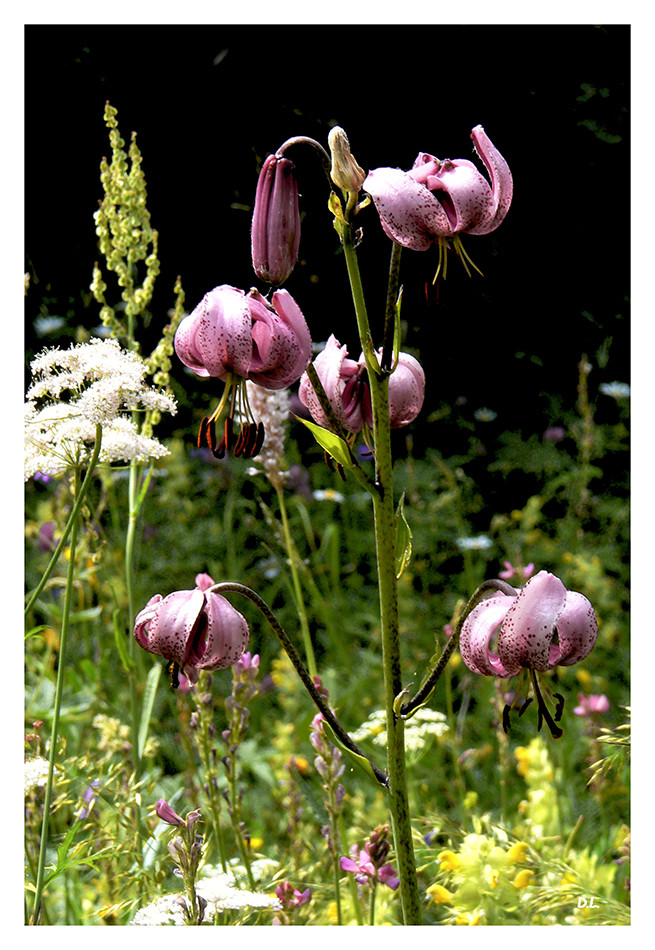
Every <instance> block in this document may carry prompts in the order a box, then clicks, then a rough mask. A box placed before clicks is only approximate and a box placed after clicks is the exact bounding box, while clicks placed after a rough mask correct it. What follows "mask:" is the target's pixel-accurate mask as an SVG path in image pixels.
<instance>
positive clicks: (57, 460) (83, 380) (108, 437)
mask: <svg viewBox="0 0 655 950" xmlns="http://www.w3.org/2000/svg"><path fill="white" fill-rule="evenodd" d="M31 367H32V374H33V378H34V381H33V383H32V385H31V386H30V388H29V390H28V392H27V401H26V403H25V480H27V479H29V478H31V477H32V476H33V475H35V474H36V472H42V473H43V474H44V475H52V476H57V475H61V474H63V473H64V472H65V471H66V470H67V469H68V468H69V467H71V466H72V465H77V464H84V462H86V461H88V459H89V458H90V455H91V451H92V448H93V444H94V442H95V430H96V426H97V425H100V426H102V448H101V453H100V461H102V462H114V461H122V462H129V461H131V460H132V459H134V460H136V461H140V462H145V461H147V460H149V459H155V458H161V457H162V456H163V455H168V449H167V448H166V447H165V446H163V445H162V444H161V443H160V442H159V441H158V440H157V439H153V438H148V437H146V436H143V435H141V434H140V433H139V431H138V428H137V426H136V424H135V423H134V421H133V419H132V412H134V411H135V410H140V411H147V410H157V411H159V412H170V413H171V414H174V413H175V412H176V411H177V408H176V404H175V400H174V399H173V398H172V396H169V395H168V394H167V393H163V392H159V391H157V390H156V389H152V388H151V387H149V386H148V385H147V384H146V382H145V375H146V366H145V363H144V362H143V360H142V359H141V357H140V356H138V354H136V353H132V352H128V351H126V350H123V349H122V348H121V347H120V345H119V343H118V342H117V341H116V340H100V339H94V340H91V342H90V343H82V344H78V345H77V346H72V347H70V349H68V350H60V349H58V348H53V349H46V350H43V352H41V353H40V354H39V355H38V356H37V357H36V358H35V359H34V360H33V361H32V364H31Z"/></svg>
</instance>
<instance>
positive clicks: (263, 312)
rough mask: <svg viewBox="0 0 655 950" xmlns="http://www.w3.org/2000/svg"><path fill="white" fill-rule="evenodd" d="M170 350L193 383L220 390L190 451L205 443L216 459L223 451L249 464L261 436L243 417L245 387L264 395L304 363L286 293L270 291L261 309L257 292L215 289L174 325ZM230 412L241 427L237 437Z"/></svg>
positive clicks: (304, 332)
mask: <svg viewBox="0 0 655 950" xmlns="http://www.w3.org/2000/svg"><path fill="white" fill-rule="evenodd" d="M175 351H176V353H177V355H178V357H179V358H180V360H181V361H182V362H183V363H184V365H185V366H188V367H189V369H191V370H193V372H194V373H195V374H196V375H197V376H201V377H210V376H211V377H216V378H217V379H221V380H223V381H224V382H225V383H226V386H225V392H224V393H223V397H222V399H221V401H220V403H219V405H218V407H217V408H216V410H215V411H214V412H213V413H212V415H211V416H209V417H205V418H204V419H203V421H202V424H201V426H200V432H199V434H198V445H199V446H200V445H202V444H204V443H206V444H207V445H208V446H209V448H210V449H211V450H212V452H213V454H214V455H215V456H216V457H217V458H222V457H223V456H224V455H225V453H226V452H229V451H233V453H234V455H237V456H238V455H245V456H246V457H248V458H253V457H254V456H255V455H257V453H258V452H259V450H260V449H261V447H262V445H263V441H264V435H265V433H264V426H263V424H262V423H257V422H256V421H255V419H254V418H253V416H252V412H251V411H250V408H249V404H248V396H247V392H246V388H245V381H246V380H248V379H250V380H252V382H254V383H256V384H257V385H258V386H262V387H263V388H264V389H284V388H286V387H287V386H291V385H292V383H295V382H296V381H297V380H298V379H300V376H301V375H302V373H303V372H304V370H305V369H306V368H307V366H308V364H309V361H310V359H311V353H312V341H311V336H310V333H309V328H308V327H307V323H306V322H305V318H304V316H303V314H302V311H301V310H300V307H299V306H298V304H297V303H296V302H295V300H294V299H293V297H292V296H291V294H289V293H288V292H287V291H286V290H277V291H275V293H274V294H273V297H272V301H271V303H269V302H268V301H267V300H266V299H265V298H264V297H262V295H261V294H260V293H259V291H258V290H255V289H252V290H250V291H249V292H248V293H247V294H246V293H245V292H244V291H243V290H238V289H237V288H236V287H231V286H229V285H228V284H221V285H220V286H219V287H215V288H214V289H213V290H211V291H209V293H207V294H205V296H204V297H203V299H202V300H201V302H200V303H199V304H198V306H197V307H196V308H195V310H194V311H193V312H192V313H190V314H189V315H188V316H187V317H185V318H184V320H183V321H182V322H181V323H180V325H179V327H178V329H177V332H176V334H175ZM235 413H237V414H238V415H239V416H240V417H241V418H242V419H245V420H246V421H245V423H244V422H242V423H241V425H240V430H239V434H238V436H235V435H234V433H233V419H234V415H235ZM224 414H225V430H224V436H223V439H222V441H221V442H220V443H217V440H216V425H217V423H218V421H219V420H220V419H221V417H222V416H223V415H224Z"/></svg>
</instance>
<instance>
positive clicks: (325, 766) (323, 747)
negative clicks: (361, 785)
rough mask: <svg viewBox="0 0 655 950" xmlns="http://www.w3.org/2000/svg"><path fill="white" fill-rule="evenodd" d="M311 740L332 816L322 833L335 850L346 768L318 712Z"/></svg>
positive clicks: (313, 724)
mask: <svg viewBox="0 0 655 950" xmlns="http://www.w3.org/2000/svg"><path fill="white" fill-rule="evenodd" d="M309 741H310V742H311V744H312V746H313V747H314V749H315V751H316V752H317V753H318V755H317V756H316V758H315V759H314V767H315V768H316V771H317V772H318V774H319V775H320V777H321V779H322V780H323V789H324V791H325V793H326V800H325V806H326V808H327V812H328V815H329V816H330V822H329V824H327V825H325V826H324V827H323V828H322V829H321V834H322V835H323V837H324V838H325V840H326V842H327V846H328V849H329V850H330V852H331V853H333V852H334V847H335V839H336V823H337V819H338V817H339V815H340V814H341V812H342V811H343V800H344V797H345V794H346V789H345V788H344V786H343V785H342V784H341V783H340V782H339V779H340V778H341V776H342V775H343V773H344V772H345V770H346V766H345V765H344V763H343V761H342V759H343V756H342V753H341V750H340V749H337V747H336V746H334V745H332V743H331V742H329V741H328V739H327V738H326V736H325V733H324V732H323V715H322V713H317V715H316V716H314V718H313V719H312V725H311V732H310V734H309Z"/></svg>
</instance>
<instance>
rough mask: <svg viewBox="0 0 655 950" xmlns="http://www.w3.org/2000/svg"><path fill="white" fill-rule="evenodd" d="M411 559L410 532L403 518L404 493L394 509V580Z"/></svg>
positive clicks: (399, 575)
mask: <svg viewBox="0 0 655 950" xmlns="http://www.w3.org/2000/svg"><path fill="white" fill-rule="evenodd" d="M411 559H412V532H411V530H410V527H409V525H408V523H407V518H406V517H405V492H403V493H402V495H401V498H400V501H399V502H398V508H397V509H396V579H397V580H398V579H400V578H401V577H402V576H403V574H404V573H405V571H406V570H407V567H408V565H409V562H410V561H411Z"/></svg>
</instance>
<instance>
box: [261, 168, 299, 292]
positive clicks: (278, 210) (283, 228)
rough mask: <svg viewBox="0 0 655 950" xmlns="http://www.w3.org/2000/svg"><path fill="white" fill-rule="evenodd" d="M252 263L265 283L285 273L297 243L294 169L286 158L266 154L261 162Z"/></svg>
mask: <svg viewBox="0 0 655 950" xmlns="http://www.w3.org/2000/svg"><path fill="white" fill-rule="evenodd" d="M251 245H252V263H253V267H254V269H255V273H256V274H257V276H258V277H260V278H261V279H262V280H265V281H267V282H268V283H269V284H275V285H279V284H283V283H284V281H285V280H286V279H287V277H289V275H290V274H291V272H292V271H293V268H294V267H295V264H296V260H297V259H298V247H299V245H300V210H299V208H298V184H297V182H296V169H295V166H294V164H293V162H291V161H289V159H288V158H282V157H278V156H277V155H269V156H268V158H267V159H266V161H265V162H264V164H263V166H262V170H261V172H260V174H259V181H258V182H257V192H256V194H255V210H254V212H253V216H252V233H251Z"/></svg>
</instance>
